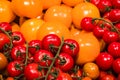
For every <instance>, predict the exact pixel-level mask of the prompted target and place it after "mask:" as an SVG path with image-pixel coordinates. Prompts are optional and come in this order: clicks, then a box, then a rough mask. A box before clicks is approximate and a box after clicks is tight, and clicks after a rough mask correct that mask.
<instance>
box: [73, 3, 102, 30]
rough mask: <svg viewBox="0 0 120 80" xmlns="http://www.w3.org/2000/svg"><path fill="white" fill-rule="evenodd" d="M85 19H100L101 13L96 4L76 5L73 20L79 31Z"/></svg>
mask: <svg viewBox="0 0 120 80" xmlns="http://www.w3.org/2000/svg"><path fill="white" fill-rule="evenodd" d="M84 17H92V18H99V17H100V12H99V10H98V8H97V7H96V6H95V5H94V4H92V3H90V2H83V3H80V4H78V5H76V6H75V7H74V8H73V10H72V19H73V24H74V25H75V27H77V28H78V29H80V28H81V26H80V23H81V20H82V18H84Z"/></svg>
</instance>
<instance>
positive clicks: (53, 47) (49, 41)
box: [42, 34, 61, 53]
mask: <svg viewBox="0 0 120 80" xmlns="http://www.w3.org/2000/svg"><path fill="white" fill-rule="evenodd" d="M60 44H61V39H60V38H59V37H58V36H57V35H56V34H48V35H46V36H44V38H43V39H42V47H43V49H45V50H48V51H50V52H53V53H56V52H57V50H58V47H59V46H60Z"/></svg>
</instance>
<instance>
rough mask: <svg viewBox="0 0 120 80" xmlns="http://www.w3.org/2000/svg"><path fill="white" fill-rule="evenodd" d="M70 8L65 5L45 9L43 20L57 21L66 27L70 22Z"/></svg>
mask: <svg viewBox="0 0 120 80" xmlns="http://www.w3.org/2000/svg"><path fill="white" fill-rule="evenodd" d="M71 10H72V9H71V8H70V7H68V6H65V5H61V6H58V5H57V6H52V7H50V8H48V9H47V11H46V13H45V14H44V20H45V21H59V22H61V23H63V24H65V25H66V27H68V28H69V27H70V25H71V23H72V16H71Z"/></svg>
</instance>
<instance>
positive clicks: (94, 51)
mask: <svg viewBox="0 0 120 80" xmlns="http://www.w3.org/2000/svg"><path fill="white" fill-rule="evenodd" d="M73 38H74V39H75V40H76V41H77V42H78V43H79V45H80V51H79V53H78V55H77V58H76V64H78V65H83V64H85V63H87V62H92V61H95V59H96V57H97V56H98V54H99V53H100V44H99V41H98V40H97V38H96V37H95V36H94V35H93V33H92V32H85V31H81V32H80V34H79V35H76V36H73Z"/></svg>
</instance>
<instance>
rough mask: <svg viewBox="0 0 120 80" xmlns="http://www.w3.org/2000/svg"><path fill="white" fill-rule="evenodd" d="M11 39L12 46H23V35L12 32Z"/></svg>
mask: <svg viewBox="0 0 120 80" xmlns="http://www.w3.org/2000/svg"><path fill="white" fill-rule="evenodd" d="M12 38H13V40H12V42H13V45H14V46H17V45H24V44H25V38H24V36H23V34H22V33H21V32H19V31H14V32H12Z"/></svg>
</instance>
